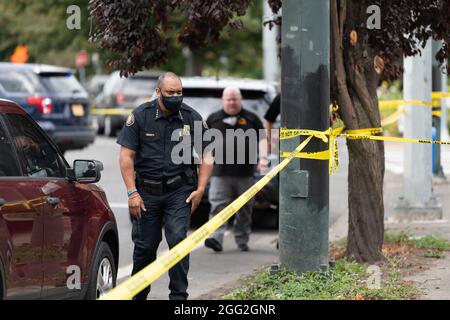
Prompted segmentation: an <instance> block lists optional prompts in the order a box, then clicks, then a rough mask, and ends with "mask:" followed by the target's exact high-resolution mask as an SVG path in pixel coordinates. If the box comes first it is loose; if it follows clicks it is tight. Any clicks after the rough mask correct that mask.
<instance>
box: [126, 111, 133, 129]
mask: <svg viewBox="0 0 450 320" xmlns="http://www.w3.org/2000/svg"><path fill="white" fill-rule="evenodd" d="M133 124H134V114H132V113H131V114H130V115H129V116H128V119H127V127H131V126H132V125H133Z"/></svg>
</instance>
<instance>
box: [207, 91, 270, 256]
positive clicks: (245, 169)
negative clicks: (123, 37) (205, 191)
mask: <svg viewBox="0 0 450 320" xmlns="http://www.w3.org/2000/svg"><path fill="white" fill-rule="evenodd" d="M222 102H223V109H222V110H220V111H218V112H215V113H213V114H211V115H210V116H209V117H208V119H207V120H206V122H207V124H208V127H209V128H211V129H217V130H219V131H220V132H221V133H222V137H223V150H221V151H222V154H223V157H222V159H220V158H221V157H218V156H217V152H216V154H215V157H214V158H215V165H214V170H213V176H212V177H211V180H210V182H211V185H210V189H209V202H210V203H211V217H213V216H215V215H216V214H217V213H219V212H220V211H221V210H222V209H224V208H225V207H226V206H228V205H229V204H230V203H231V202H232V201H233V200H235V199H236V198H237V197H238V196H240V195H241V194H242V193H244V192H245V191H246V190H247V189H249V188H250V187H251V186H252V185H253V184H254V183H255V180H254V173H255V169H256V165H258V170H260V171H262V170H265V169H266V168H267V165H268V160H267V148H266V144H265V141H264V136H265V135H264V128H263V126H262V123H261V121H260V120H259V118H258V116H257V115H256V114H254V113H252V112H250V111H248V110H245V109H244V108H243V107H242V95H241V92H240V90H239V88H235V87H228V88H225V90H224V91H223V95H222ZM258 144H259V153H260V158H259V161H258V160H257V157H258V153H257V152H258V151H257V150H258ZM215 151H217V150H215ZM221 160H223V161H221ZM221 162H222V163H221ZM253 204H254V201H253V199H252V200H251V201H249V202H247V203H246V204H245V205H244V206H243V207H242V208H241V209H240V210H239V212H238V213H237V214H236V216H235V219H234V236H235V241H236V243H237V245H238V247H239V249H240V250H242V251H248V250H249V247H248V241H249V238H250V233H251V222H252V220H251V218H252V211H253ZM225 230H226V224H224V225H222V226H221V227H220V228H219V229H218V230H217V231H216V232H214V233H213V234H212V235H211V237H209V238H208V239H206V240H205V246H206V247H208V248H211V249H213V250H214V251H216V252H218V251H222V243H223V236H224V232H225Z"/></svg>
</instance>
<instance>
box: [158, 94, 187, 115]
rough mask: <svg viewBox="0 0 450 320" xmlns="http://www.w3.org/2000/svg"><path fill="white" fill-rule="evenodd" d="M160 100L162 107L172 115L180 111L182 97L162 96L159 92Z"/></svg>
mask: <svg viewBox="0 0 450 320" xmlns="http://www.w3.org/2000/svg"><path fill="white" fill-rule="evenodd" d="M161 100H162V103H163V104H164V106H165V107H166V108H167V109H168V110H169V111H170V112H172V113H176V112H178V111H179V110H180V108H181V104H182V103H183V96H167V97H166V96H164V95H163V94H162V92H161Z"/></svg>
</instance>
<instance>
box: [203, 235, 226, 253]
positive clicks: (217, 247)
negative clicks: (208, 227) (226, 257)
mask: <svg viewBox="0 0 450 320" xmlns="http://www.w3.org/2000/svg"><path fill="white" fill-rule="evenodd" d="M205 247H207V248H211V249H213V250H214V251H215V252H219V251H222V250H223V249H222V245H221V244H220V242H219V241H217V240H216V239H213V238H208V239H206V240H205Z"/></svg>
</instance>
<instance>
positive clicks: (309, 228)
mask: <svg viewBox="0 0 450 320" xmlns="http://www.w3.org/2000/svg"><path fill="white" fill-rule="evenodd" d="M329 8H330V6H329V0H300V1H299V0H285V1H283V9H282V10H283V25H282V52H281V58H282V74H281V81H282V83H281V90H282V94H281V125H282V127H284V128H289V129H314V130H321V131H324V130H326V129H327V128H329V103H330V76H329V63H330V62H329V57H330V25H329V18H330V12H329ZM304 139H305V137H302V138H294V139H288V140H282V142H281V150H282V151H292V150H294V149H295V147H297V146H298V144H299V143H300V142H301V141H303V140H304ZM326 149H328V146H327V144H325V143H323V142H322V141H321V140H320V139H316V138H314V139H313V140H312V141H311V142H310V143H309V145H308V147H307V149H305V150H304V151H323V150H326ZM328 218H329V176H328V163H327V162H326V161H318V160H306V159H302V160H300V159H295V160H294V161H292V162H291V164H290V165H289V166H288V167H287V168H286V169H285V170H283V171H282V172H281V176H280V238H279V244H280V262H281V264H282V265H283V266H285V267H287V268H288V269H291V270H294V271H296V272H297V273H302V272H306V271H320V270H325V269H327V267H328V223H329V222H328Z"/></svg>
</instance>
